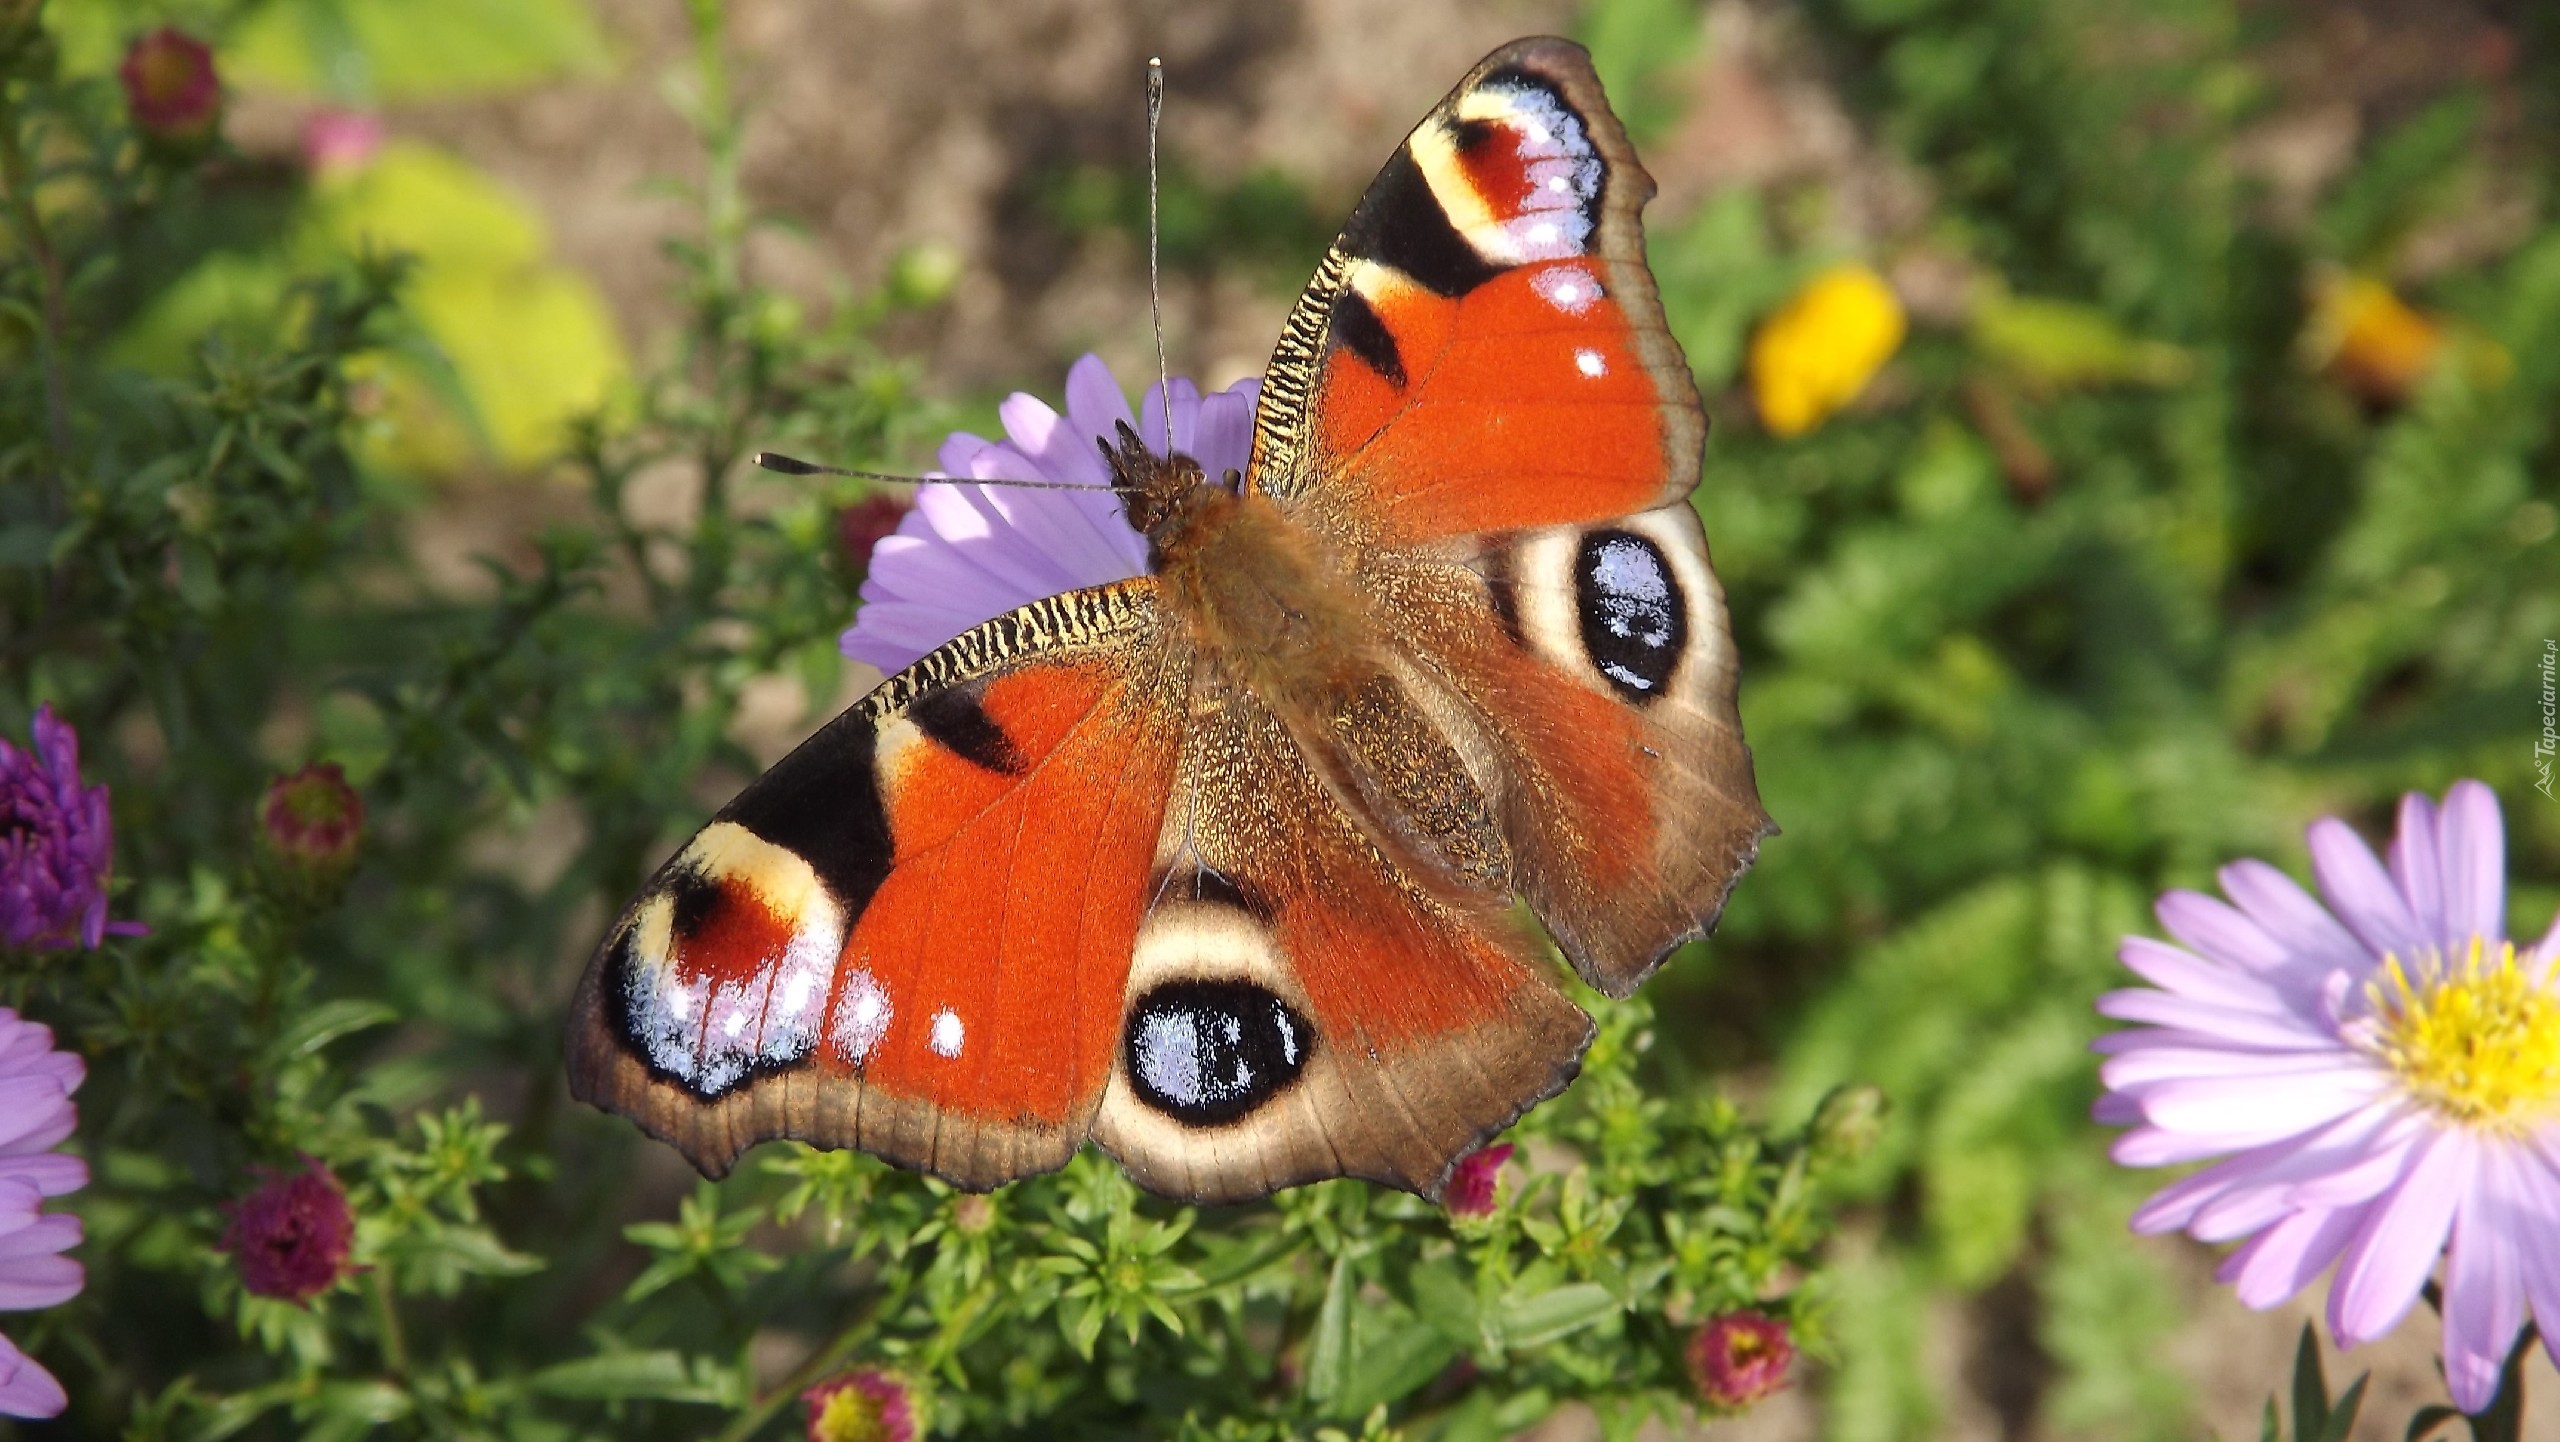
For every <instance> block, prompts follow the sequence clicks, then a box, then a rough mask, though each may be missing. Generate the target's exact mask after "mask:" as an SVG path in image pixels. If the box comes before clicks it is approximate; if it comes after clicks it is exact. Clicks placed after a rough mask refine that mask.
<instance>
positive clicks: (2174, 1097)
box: [2141, 1063, 2389, 1149]
mask: <svg viewBox="0 0 2560 1442" xmlns="http://www.w3.org/2000/svg"><path fill="white" fill-rule="evenodd" d="M2388 1086H2389V1083H2388V1082H2387V1081H2385V1080H2384V1079H2383V1078H2382V1077H2380V1076H2378V1075H2376V1074H2375V1073H2374V1071H2373V1070H2372V1068H2370V1067H2367V1066H2363V1065H2361V1064H2354V1063H2350V1064H2344V1065H2340V1066H2337V1067H2333V1068H2331V1069H2330V1070H2328V1071H2325V1072H2309V1073H2304V1074H2302V1075H2299V1076H2280V1077H2261V1078H2257V1079H2255V1080H2253V1081H2252V1082H2251V1083H2250V1084H2249V1085H2247V1086H2233V1085H2232V1084H2231V1083H2230V1082H2229V1081H2228V1080H2225V1079H2223V1078H2220V1077H2207V1078H2204V1079H2202V1080H2193V1081H2174V1082H2162V1083H2159V1084H2158V1085H2155V1086H2152V1087H2150V1088H2147V1089H2146V1090H2144V1091H2143V1092H2142V1093H2141V1099H2142V1115H2143V1119H2144V1120H2146V1121H2148V1122H2150V1123H2151V1124H2152V1125H2154V1126H2159V1127H2166V1128H2168V1129H2170V1130H2172V1131H2180V1132H2186V1133H2189V1134H2191V1135H2195V1136H2211V1137H2220V1138H2224V1139H2225V1140H2226V1142H2227V1143H2228V1144H2229V1145H2230V1146H2232V1147H2233V1148H2235V1149H2236V1148H2238V1147H2242V1146H2261V1145H2264V1144H2266V1143H2268V1142H2272V1141H2278V1140H2281V1139H2283V1138H2285V1137H2289V1136H2293V1135H2296V1134H2298V1133H2301V1132H2305V1131H2309V1130H2311V1129H2312V1128H2314V1127H2322V1126H2326V1125H2328V1124H2329V1123H2331V1122H2334V1121H2336V1120H2337V1119H2338V1118H2340V1117H2343V1116H2346V1115H2348V1114H2349V1113H2352V1112H2354V1111H2356V1110H2358V1109H2359V1108H2361V1107H2363V1106H2364V1105H2365V1104H2366V1103H2368V1102H2370V1101H2372V1100H2373V1099H2374V1098H2375V1097H2377V1096H2380V1095H2382V1094H2383V1093H2384V1091H2385V1090H2386V1089H2387V1088H2388Z"/></svg>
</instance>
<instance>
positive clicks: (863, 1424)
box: [800, 1367, 920, 1442]
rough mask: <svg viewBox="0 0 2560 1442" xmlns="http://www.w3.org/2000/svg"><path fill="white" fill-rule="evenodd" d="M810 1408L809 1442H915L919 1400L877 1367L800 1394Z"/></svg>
mask: <svg viewBox="0 0 2560 1442" xmlns="http://www.w3.org/2000/svg"><path fill="white" fill-rule="evenodd" d="M800 1400H801V1401H802V1402H803V1403H806V1404H807V1405H808V1408H809V1442H916V1438H917V1437H918V1436H919V1435H920V1431H919V1429H918V1427H917V1425H916V1424H917V1417H916V1398H915V1393H914V1392H913V1391H912V1390H910V1389H909V1388H908V1386H907V1384H906V1383H904V1382H902V1381H900V1380H899V1379H898V1378H897V1376H896V1375H895V1374H893V1373H889V1372H883V1371H881V1370H879V1369H878V1368H875V1367H864V1368H862V1369H860V1370H859V1371H853V1372H847V1373H845V1374H844V1375H843V1376H841V1377H838V1378H836V1379H835V1380H834V1381H831V1382H821V1383H819V1384H818V1385H817V1386H815V1387H812V1388H810V1389H809V1390H808V1391H806V1392H803V1393H801V1394H800Z"/></svg>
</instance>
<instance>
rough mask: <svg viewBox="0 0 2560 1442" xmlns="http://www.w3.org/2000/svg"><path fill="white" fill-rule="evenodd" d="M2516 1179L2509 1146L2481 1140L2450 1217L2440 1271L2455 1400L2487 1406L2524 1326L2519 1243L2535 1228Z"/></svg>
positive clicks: (2473, 1407)
mask: <svg viewBox="0 0 2560 1442" xmlns="http://www.w3.org/2000/svg"><path fill="white" fill-rule="evenodd" d="M2517 1190H2518V1183H2517V1180H2516V1177H2515V1168H2514V1163H2513V1161H2512V1160H2511V1159H2510V1157H2509V1156H2508V1154H2507V1148H2505V1147H2504V1146H2501V1145H2499V1144H2497V1143H2494V1142H2490V1143H2485V1144H2483V1145H2482V1146H2481V1147H2480V1160H2479V1173H2478V1180H2477V1182H2476V1183H2475V1184H2474V1185H2473V1187H2472V1188H2471V1190H2470V1191H2469V1192H2468V1193H2467V1194H2465V1195H2464V1197H2463V1198H2462V1203H2461V1206H2460V1207H2459V1208H2458V1209H2457V1211H2456V1212H2455V1215H2454V1221H2453V1244H2452V1249H2451V1252H2450V1254H2449V1255H2448V1256H2447V1258H2446V1260H2445V1273H2444V1375H2445V1383H2446V1385H2447V1386H2448V1387H2449V1388H2451V1389H2452V1392H2453V1404H2454V1405H2455V1406H2457V1407H2459V1408H2461V1409H2462V1410H2463V1411H2465V1412H2482V1411H2486V1410H2488V1406H2489V1403H2490V1401H2491V1400H2492V1399H2494V1398H2495V1397H2496V1396H2497V1395H2498V1374H2499V1372H2500V1371H2501V1370H2503V1369H2504V1368H2505V1366H2506V1361H2507V1353H2508V1351H2509V1350H2511V1349H2512V1348H2513V1347H2514V1346H2515V1344H2516V1333H2517V1332H2519V1331H2521V1330H2523V1328H2524V1311H2525V1287H2524V1260H2523V1258H2522V1257H2521V1256H2519V1255H2518V1247H2519V1243H2521V1242H2524V1241H2525V1239H2527V1238H2530V1237H2531V1236H2532V1235H2533V1234H2532V1233H2531V1232H2528V1231H2525V1230H2524V1227H2525V1226H2526V1225H2527V1224H2528V1222H2529V1220H2530V1219H2529V1218H2527V1217H2526V1216H2525V1215H2524V1214H2523V1212H2522V1209H2521V1208H2519V1207H2518V1206H2517V1205H2516V1195H2517Z"/></svg>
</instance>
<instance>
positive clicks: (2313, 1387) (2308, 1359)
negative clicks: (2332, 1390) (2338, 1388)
mask: <svg viewBox="0 0 2560 1442" xmlns="http://www.w3.org/2000/svg"><path fill="white" fill-rule="evenodd" d="M2328 1422H2329V1379H2328V1376H2327V1375H2326V1374H2325V1373H2324V1372H2323V1371H2322V1370H2321V1367H2320V1340H2319V1338H2318V1337H2317V1336H2315V1335H2314V1334H2313V1333H2312V1330H2311V1324H2310V1323H2309V1322H2305V1323H2303V1324H2302V1340H2301V1341H2299V1342H2297V1343H2295V1344H2294V1349H2293V1436H2294V1442H2311V1439H2312V1438H2313V1437H2315V1436H2317V1435H2318V1434H2319V1432H2320V1429H2321V1428H2323V1427H2325V1426H2327V1425H2328Z"/></svg>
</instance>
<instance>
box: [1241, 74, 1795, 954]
mask: <svg viewBox="0 0 2560 1442" xmlns="http://www.w3.org/2000/svg"><path fill="white" fill-rule="evenodd" d="M1652 194H1653V181H1652V178H1651V177H1650V176H1648V175H1646V174H1645V172H1644V169H1643V167H1642V166H1640V165H1639V164H1637V162H1636V159H1635V155H1634V152H1633V150H1632V148H1631V147H1630V146H1629V144H1628V142H1627V139H1626V134H1625V131H1624V129H1623V128H1622V127H1621V126H1620V125H1619V124H1618V121H1617V119H1616V117H1615V116H1614V115H1612V114H1611V112H1610V110H1609V106H1608V102H1607V99H1606V98H1605V97H1604V96H1603V95H1602V93H1601V90H1600V84H1599V80H1598V78H1597V77H1596V76H1595V75H1594V74H1593V73H1592V70H1591V62H1590V57H1589V56H1588V55H1587V54H1585V53H1584V51H1583V50H1582V48H1581V47H1580V46H1578V45H1575V44H1573V43H1571V42H1570V41H1564V40H1555V39H1536V40H1523V41H1519V42H1516V43H1514V44H1511V45H1507V46H1504V47H1503V48H1502V49H1500V50H1498V51H1496V52H1494V53H1493V54H1492V55H1490V56H1488V57H1486V59H1485V60H1484V61H1483V63H1482V64H1480V65H1478V66H1477V67H1476V69H1475V70H1474V72H1472V73H1471V74H1469V75H1468V76H1467V78H1466V79H1464V80H1462V81H1460V82H1459V84H1458V86H1457V88H1456V89H1455V90H1453V91H1452V92H1451V93H1450V94H1449V96H1448V98H1447V99H1445V100H1443V101H1442V102H1441V103H1440V104H1439V105H1438V106H1437V107H1435V108H1434V109H1433V111H1432V112H1431V114H1429V115H1428V116H1425V117H1424V118H1423V121H1422V123H1421V124H1420V125H1418V126H1416V127H1415V128H1414V131H1413V133H1412V134H1411V135H1410V136H1409V137H1408V138H1407V139H1406V141H1405V143H1404V144H1403V146H1401V147H1400V148H1399V149H1398V151H1397V153H1396V155H1395V157H1394V158H1393V159H1392V160H1390V161H1389V162H1388V163H1387V165H1386V168H1385V169H1384V170H1382V171H1381V172H1380V173H1379V176H1378V179H1377V181H1376V182H1375V183H1374V184H1372V185H1371V187H1370V189H1369V191H1368V193H1367V194H1366V195H1365V196H1364V197H1363V198H1362V199H1361V202H1360V205H1359V207H1358V209H1356V210H1355V211H1354V212H1353V213H1352V219H1351V222H1350V224H1349V225H1348V226H1346V227H1345V228H1344V231H1343V233H1342V236H1341V238H1340V239H1339V240H1337V241H1336V242H1335V243H1334V246H1333V248H1332V250H1331V251H1330V252H1329V253H1328V254H1327V255H1326V257H1325V259H1324V262H1323V264H1322V265H1321V266H1319V267H1318V269H1317V272H1316V277H1315V279H1314V281H1313V282H1312V283H1311V284H1310V285H1309V286H1308V289H1307V292H1306V294H1305V296H1304V297H1303V298H1301V300H1300V301H1299V303H1298V306H1297V309H1296V310H1295V311H1293V312H1292V314H1291V315H1290V318H1289V322H1288V325H1287V327H1286V328H1285V329H1284V331H1283V333H1282V339H1281V343H1280V347H1279V349H1278V352H1277V353H1276V354H1275V356H1274V357H1273V361H1272V369H1271V372H1270V374H1269V375H1268V376H1267V377H1266V378H1265V380H1264V384H1263V391H1262V402H1261V406H1260V409H1259V411H1258V413H1257V415H1256V417H1255V425H1256V431H1255V452H1254V469H1253V471H1252V473H1251V477H1250V480H1249V484H1250V485H1251V486H1252V487H1253V488H1255V489H1256V490H1258V491H1260V492H1261V493H1262V494H1265V495H1268V496H1270V497H1271V498H1272V499H1273V500H1274V501H1276V502H1277V503H1279V504H1280V506H1281V507H1282V508H1283V509H1284V511H1286V512H1287V514H1288V515H1289V516H1290V517H1291V518H1292V519H1294V520H1297V521H1299V522H1300V523H1302V524H1304V525H1307V526H1309V527H1311V528H1313V529H1315V530H1317V531H1319V532H1320V533H1323V534H1325V535H1327V536H1329V537H1330V538H1332V539H1333V541H1334V542H1335V544H1336V545H1337V546H1338V547H1339V548H1340V549H1341V550H1342V551H1343V552H1344V553H1345V554H1346V555H1347V556H1349V557H1350V558H1351V564H1352V566H1353V567H1354V568H1355V569H1356V571H1357V572H1358V579H1359V583H1360V585H1361V586H1362V588H1363V589H1364V590H1365V591H1366V592H1367V594H1368V596H1369V597H1370V599H1371V602H1372V604H1373V605H1374V606H1375V607H1376V608H1377V609H1379V610H1380V611H1382V612H1384V613H1386V614H1390V615H1394V616H1397V617H1399V618H1400V624H1399V627H1398V630H1399V635H1400V638H1401V640H1402V641H1403V644H1404V645H1405V646H1406V648H1407V649H1408V651H1409V652H1410V653H1411V654H1412V656H1413V657H1414V658H1415V659H1416V660H1417V661H1418V662H1419V663H1421V664H1422V665H1423V666H1424V667H1425V668H1426V669H1427V670H1428V671H1429V672H1430V673H1431V674H1433V675H1434V676H1436V677H1438V678H1439V679H1440V680H1441V681H1442V682H1444V683H1445V684H1447V685H1448V686H1449V687H1451V689H1453V690H1455V691H1456V692H1457V693H1459V694H1460V695H1461V696H1463V697H1464V698H1465V700H1466V702H1467V703H1468V704H1469V706H1470V707H1471V708H1472V709H1473V710H1474V712H1475V713H1476V714H1477V715H1478V716H1479V717H1480V718H1481V720H1482V723H1483V724H1482V728H1481V734H1480V735H1479V736H1478V737H1476V738H1475V744H1474V749H1475V751H1476V753H1477V759H1478V761H1479V763H1480V765H1481V766H1482V768H1483V769H1486V770H1488V771H1491V772H1493V773H1495V774H1497V775H1499V776H1500V777H1501V778H1503V782H1504V784H1503V785H1502V787H1501V788H1500V789H1501V792H1502V795H1501V797H1500V798H1499V801H1500V805H1501V809H1502V812H1503V820H1504V831H1505V834H1506V836H1507V838H1508V839H1509V841H1510V844H1511V849H1512V851H1513V854H1514V865H1515V875H1514V880H1515V882H1516V884H1517V885H1518V886H1519V889H1520V890H1521V892H1522V894H1523V895H1525V896H1526V897H1527V898H1528V899H1529V901H1530V903H1531V906H1532V908H1533V909H1534V910H1535V911H1536V912H1537V913H1538V915H1539V918H1540V919H1541V920H1542V921H1543V922H1545V923H1546V925H1547V927H1548V929H1549V930H1550V932H1551V933H1553V934H1554V936H1555V938H1556V940H1557V942H1558V944H1559V945H1560V946H1561V947H1562V948H1563V950H1564V952H1565V954H1566V955H1567V957H1569V958H1570V959H1571V960H1572V961H1573V962H1574V964H1575V966H1576V967H1577V969H1579V970H1580V971H1581V972H1582V974H1583V976H1584V978H1585V979H1586V980H1588V981H1590V982H1591V983H1592V985H1594V986H1596V987H1599V988H1600V989H1601V990H1603V991H1605V992H1608V993H1609V994H1611V995H1615V996H1623V995H1626V994H1627V993H1628V992H1629V991H1632V990H1633V989H1634V987H1635V985H1636V984H1637V983H1638V982H1639V981H1641V980H1642V979H1643V977H1644V976H1645V975H1646V974H1648V973H1649V972H1650V971H1651V970H1652V969H1653V968H1654V967H1655V966H1656V965H1658V964H1659V963H1660V961H1661V960H1662V958H1663V957H1664V955H1666V954H1667V953H1668V951H1669V950H1670V949H1671V948H1672V947H1674V946H1676V945H1677V944H1678V943H1680V942H1681V941H1683V940H1686V939H1688V938H1690V937H1694V936H1697V935H1701V934H1703V933H1704V932H1705V931H1706V930H1707V929H1708V928H1709V927H1711V926H1712V925H1713V924H1714V920H1715V918H1716V916H1717V914H1718V913H1719V912H1720V910H1721V908H1722V906H1723V902H1724V898H1725V896H1726V894H1727V893H1728V892H1729V891H1730V890H1731V888H1732V885H1733V883H1734V881H1735V880H1736V879H1737V878H1738V877H1739V876H1740V875H1741V873H1742V871H1743V870H1744V869H1745V868H1747V867H1748V866H1749V865H1750V864H1751V861H1752V859H1753V857H1754V856H1755V855H1756V854H1757V852H1758V847H1759V843H1760V841H1761V840H1762V839H1763V838H1764V837H1765V836H1767V835H1769V834H1771V833H1773V832H1774V831H1775V829H1776V828H1775V827H1774V826H1773V825H1771V823H1770V822H1769V820H1768V817H1767V815H1766V813H1765V812H1763V811H1762V810H1761V807H1760V801H1759V794H1758V790H1757V787H1756V785H1755V784H1754V781H1753V778H1752V774H1751V758H1750V752H1749V750H1748V749H1747V748H1746V747H1745V746H1744V745H1743V742H1742V727H1741V720H1740V716H1739V713H1738V712H1737V710H1736V707H1735V697H1734V680H1735V664H1734V660H1735V658H1734V647H1733V641H1732V634H1731V629H1730V626H1729V623H1728V621H1727V618H1726V614H1725V609H1724V598H1723V592H1722V590H1721V588H1720V587H1719V586H1718V584H1717V582H1716V579H1715V574H1714V571H1713V569H1712V567H1711V566H1710V564H1709V561H1708V556H1707V547H1706V538H1705V535H1704V533H1703V532H1702V531H1701V530H1700V529H1699V527H1698V524H1697V518H1696V516H1695V514H1694V513H1693V512H1692V511H1691V510H1690V508H1689V504H1688V496H1689V493H1690V491H1691V490H1692V489H1693V488H1694V487H1695V485H1696V483H1697V478H1698V461H1699V451H1700V448H1701V446H1702V445H1703V443H1704V440H1705V435H1706V420H1705V413H1704V411H1703V409H1702V407H1701V406H1700V404H1699V401H1698V396H1697V391H1696V388H1695V386H1694V385H1693V384H1692V382H1691V380H1690V377H1689V370H1688V366H1687V364H1686V362H1685V361H1684V360H1683V359H1682V357H1681V355H1680V349H1679V346H1678V344H1677V343H1676V342H1675V341H1674V340H1673V339H1672V338H1671V335H1670V332H1669V329H1668V327H1667V325H1666V323H1665V321H1664V318H1663V313H1662V304H1661V300H1660V298H1659V296H1658V294H1657V293H1656V291H1655V289H1654V285H1653V278H1652V275H1651V272H1650V271H1648V270H1647V269H1646V266H1645V261H1644V238H1643V232H1642V229H1641V225H1640V222H1639V216H1638V213H1639V211H1640V210H1641V209H1642V207H1643V205H1644V203H1645V202H1646V201H1647V200H1648V199H1650V198H1651V196H1652Z"/></svg>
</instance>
